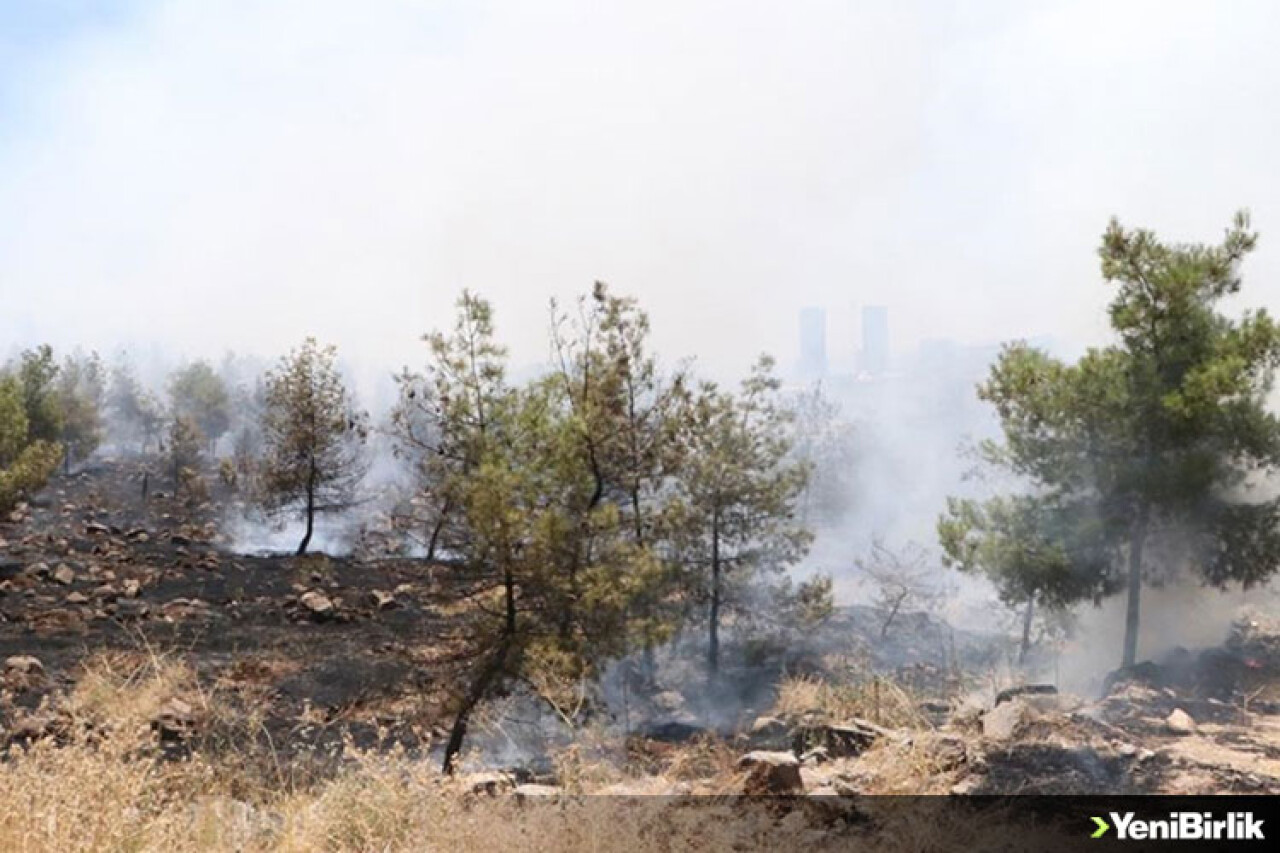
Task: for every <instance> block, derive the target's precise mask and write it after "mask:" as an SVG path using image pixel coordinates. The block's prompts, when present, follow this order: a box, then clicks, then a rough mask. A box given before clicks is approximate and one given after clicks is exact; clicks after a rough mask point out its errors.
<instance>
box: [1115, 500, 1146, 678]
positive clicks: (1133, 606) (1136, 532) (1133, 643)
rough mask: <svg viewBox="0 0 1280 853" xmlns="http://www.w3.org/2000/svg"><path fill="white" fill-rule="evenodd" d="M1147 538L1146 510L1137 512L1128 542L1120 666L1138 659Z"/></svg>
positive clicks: (1127, 664)
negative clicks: (1144, 551) (1127, 570)
mask: <svg viewBox="0 0 1280 853" xmlns="http://www.w3.org/2000/svg"><path fill="white" fill-rule="evenodd" d="M1146 538H1147V508H1146V507H1145V506H1144V507H1142V509H1140V510H1139V511H1138V519H1137V521H1136V522H1134V525H1133V535H1132V538H1131V539H1130V540H1129V600H1128V605H1127V607H1126V608H1125V615H1124V659H1123V660H1122V661H1121V664H1120V665H1121V666H1133V665H1134V663H1136V662H1137V659H1138V616H1139V613H1140V610H1141V599H1142V546H1143V544H1144V543H1145V541H1146Z"/></svg>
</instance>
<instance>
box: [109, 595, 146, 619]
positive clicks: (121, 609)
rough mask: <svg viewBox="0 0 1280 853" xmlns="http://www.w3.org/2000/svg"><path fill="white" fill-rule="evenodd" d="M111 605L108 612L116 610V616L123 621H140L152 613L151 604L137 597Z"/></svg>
mask: <svg viewBox="0 0 1280 853" xmlns="http://www.w3.org/2000/svg"><path fill="white" fill-rule="evenodd" d="M109 607H110V608H111V609H110V610H109V611H108V612H114V615H115V617H116V618H117V619H120V620H123V621H140V620H142V619H146V618H147V617H148V616H150V615H151V607H150V605H148V604H147V603H146V602H145V601H137V600H135V599H127V598H126V599H123V600H121V601H117V602H116V603H115V604H112V605H109Z"/></svg>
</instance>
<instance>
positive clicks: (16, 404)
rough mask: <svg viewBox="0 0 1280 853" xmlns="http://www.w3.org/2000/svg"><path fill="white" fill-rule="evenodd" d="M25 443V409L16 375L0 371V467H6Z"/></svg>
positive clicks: (20, 386)
mask: <svg viewBox="0 0 1280 853" xmlns="http://www.w3.org/2000/svg"><path fill="white" fill-rule="evenodd" d="M26 445H27V411H26V408H25V407H24V406H23V400H22V385H21V383H19V381H18V379H17V377H15V376H12V375H10V374H8V373H3V372H0V469H2V468H6V467H8V465H10V464H11V463H12V462H13V460H15V459H17V458H18V454H19V453H21V452H22V449H23V448H24V447H26Z"/></svg>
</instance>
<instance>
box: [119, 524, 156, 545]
mask: <svg viewBox="0 0 1280 853" xmlns="http://www.w3.org/2000/svg"><path fill="white" fill-rule="evenodd" d="M124 538H125V539H128V540H129V541H130V542H149V541H151V534H149V533H147V531H145V530H143V529H142V528H141V527H135V528H133V529H132V530H130V531H129V532H128V533H126V534H125V535H124Z"/></svg>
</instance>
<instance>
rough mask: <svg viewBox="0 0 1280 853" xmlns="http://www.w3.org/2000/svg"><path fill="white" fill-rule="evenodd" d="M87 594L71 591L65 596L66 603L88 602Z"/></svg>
mask: <svg viewBox="0 0 1280 853" xmlns="http://www.w3.org/2000/svg"><path fill="white" fill-rule="evenodd" d="M88 603H89V596H87V595H85V594H84V593H83V592H79V591H77V592H72V593H70V594H69V595H68V596H67V604H88Z"/></svg>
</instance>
